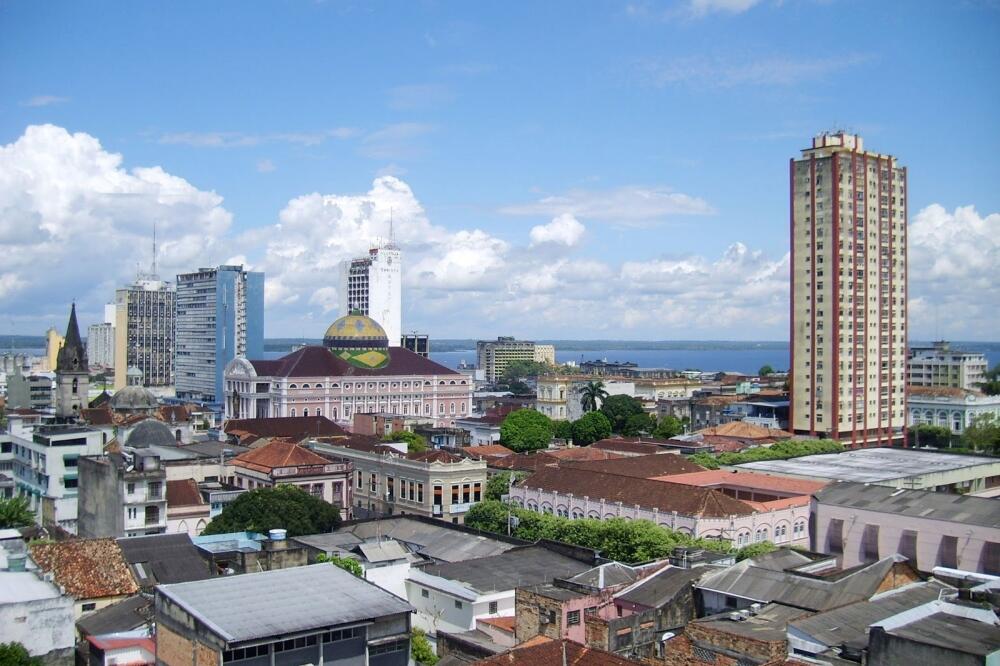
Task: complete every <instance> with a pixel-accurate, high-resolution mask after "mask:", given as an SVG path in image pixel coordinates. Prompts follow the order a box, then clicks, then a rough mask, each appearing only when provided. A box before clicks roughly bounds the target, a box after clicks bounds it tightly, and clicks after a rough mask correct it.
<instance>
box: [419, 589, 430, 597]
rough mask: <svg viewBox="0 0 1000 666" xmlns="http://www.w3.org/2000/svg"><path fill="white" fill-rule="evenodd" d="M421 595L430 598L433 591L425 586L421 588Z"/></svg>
mask: <svg viewBox="0 0 1000 666" xmlns="http://www.w3.org/2000/svg"><path fill="white" fill-rule="evenodd" d="M420 596H422V597H423V598H424V599H429V598H430V596H431V592H430V590H428V589H426V588H424V589H422V590H420Z"/></svg>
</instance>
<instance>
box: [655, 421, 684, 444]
mask: <svg viewBox="0 0 1000 666" xmlns="http://www.w3.org/2000/svg"><path fill="white" fill-rule="evenodd" d="M682 432H684V423H683V422H682V421H681V420H680V419H679V418H677V417H676V416H664V417H663V418H662V419H660V421H659V423H657V424H656V428H654V429H653V435H655V436H656V437H662V438H663V439H670V438H671V437H676V436H677V435H679V434H681V433H682Z"/></svg>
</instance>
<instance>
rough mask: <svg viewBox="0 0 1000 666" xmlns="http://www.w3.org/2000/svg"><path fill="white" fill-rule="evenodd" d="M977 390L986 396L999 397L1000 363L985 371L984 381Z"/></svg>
mask: <svg viewBox="0 0 1000 666" xmlns="http://www.w3.org/2000/svg"><path fill="white" fill-rule="evenodd" d="M979 389H980V390H981V391H982V392H983V393H985V394H986V395H1000V363H997V364H996V365H994V366H993V367H992V368H990V369H989V370H987V371H986V381H985V382H983V383H981V384H980V385H979Z"/></svg>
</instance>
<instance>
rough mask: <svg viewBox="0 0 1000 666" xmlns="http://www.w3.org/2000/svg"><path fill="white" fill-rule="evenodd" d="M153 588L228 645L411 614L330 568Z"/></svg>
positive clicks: (375, 589)
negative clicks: (250, 601) (254, 601)
mask: <svg viewBox="0 0 1000 666" xmlns="http://www.w3.org/2000/svg"><path fill="white" fill-rule="evenodd" d="M157 590H158V594H161V595H163V596H164V597H166V598H168V599H169V600H170V601H172V602H174V603H175V604H177V605H178V606H180V607H181V608H183V609H184V610H185V611H187V612H188V613H190V614H191V615H192V616H194V617H195V618H197V619H198V620H200V621H201V622H203V623H204V624H205V625H206V626H208V627H210V628H211V629H212V631H213V633H216V634H217V635H219V636H220V637H221V638H222V639H224V640H225V641H226V642H227V643H230V644H231V643H235V642H239V641H248V640H254V639H261V638H270V637H274V636H285V635H287V634H294V633H296V632H302V631H310V630H313V629H321V628H323V627H335V626H338V625H342V624H348V623H352V622H360V621H364V620H372V619H375V618H380V617H385V616H387V615H395V614H397V613H409V612H411V611H412V610H413V607H412V606H410V604H408V603H406V602H405V601H403V600H402V599H400V598H399V597H397V596H395V595H393V594H390V593H389V592H386V591H385V590H383V589H381V588H379V587H376V586H375V585H373V584H372V583H369V582H368V581H366V580H363V579H361V578H358V577H357V576H355V575H354V574H352V573H349V572H347V571H344V570H343V569H341V568H340V567H332V566H330V565H329V564H313V565H311V566H305V567H294V568H292V569H279V570H277V571H264V572H261V573H248V574H241V575H239V576H223V577H220V578H210V579H208V580H200V581H194V582H191V583H178V584H176V585H160V586H159V587H158V588H157ZM248 600H257V601H262V603H247V601H248Z"/></svg>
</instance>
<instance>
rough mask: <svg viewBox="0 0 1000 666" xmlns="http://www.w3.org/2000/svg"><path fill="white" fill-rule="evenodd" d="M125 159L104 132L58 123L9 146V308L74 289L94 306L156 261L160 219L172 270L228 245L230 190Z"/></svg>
mask: <svg viewBox="0 0 1000 666" xmlns="http://www.w3.org/2000/svg"><path fill="white" fill-rule="evenodd" d="M122 163H123V159H122V156H121V155H119V154H117V153H111V152H108V151H106V150H105V149H104V148H103V147H102V146H101V144H100V142H99V141H98V140H97V139H96V138H94V137H92V136H90V135H88V134H85V133H76V134H71V133H69V132H68V131H66V130H65V129H63V128H61V127H56V126H53V125H34V126H30V127H28V128H27V129H26V130H25V132H24V134H23V135H22V136H21V137H20V138H18V139H17V140H16V141H14V142H13V143H10V144H7V145H4V146H0V211H2V214H0V256H2V257H3V262H2V263H3V268H2V269H0V296H2V297H3V298H4V306H5V308H4V309H5V310H9V311H11V312H18V313H20V314H21V316H24V317H30V316H32V315H36V314H39V313H41V312H44V311H46V309H47V308H50V307H52V306H53V304H56V303H58V304H61V305H68V302H69V301H70V300H71V299H74V298H76V299H77V300H81V301H82V302H83V306H84V307H91V308H95V307H96V306H97V305H98V304H99V303H102V302H104V301H106V300H109V299H110V298H112V296H113V289H114V287H115V286H117V285H119V284H121V283H124V282H126V281H128V280H129V279H131V278H133V277H134V276H135V271H136V267H137V266H139V265H141V266H143V267H148V265H149V264H150V261H151V242H150V237H151V234H152V226H153V223H154V222H155V223H156V226H157V230H158V233H159V236H160V238H161V239H162V242H161V243H160V246H159V256H158V264H159V267H160V269H161V272H162V273H163V274H164V275H172V274H173V272H175V271H177V270H186V269H189V268H190V267H191V266H196V265H198V264H200V263H203V262H205V261H208V260H210V259H211V258H212V257H213V256H214V255H215V253H216V251H221V248H220V246H219V243H218V241H219V239H220V238H221V237H222V236H223V235H224V234H226V233H227V231H228V229H229V226H230V223H231V216H230V214H229V212H228V211H227V210H226V209H225V208H223V206H222V197H221V196H219V195H218V194H216V193H215V192H206V191H203V190H199V189H198V188H197V187H195V186H194V185H192V184H191V183H189V182H188V181H186V180H184V179H183V178H180V177H178V176H174V175H172V174H169V173H167V172H166V171H164V170H163V169H162V168H160V167H136V168H133V169H126V168H125V167H124V166H123V164H122ZM58 307H61V306H57V307H55V308H53V309H58Z"/></svg>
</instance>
